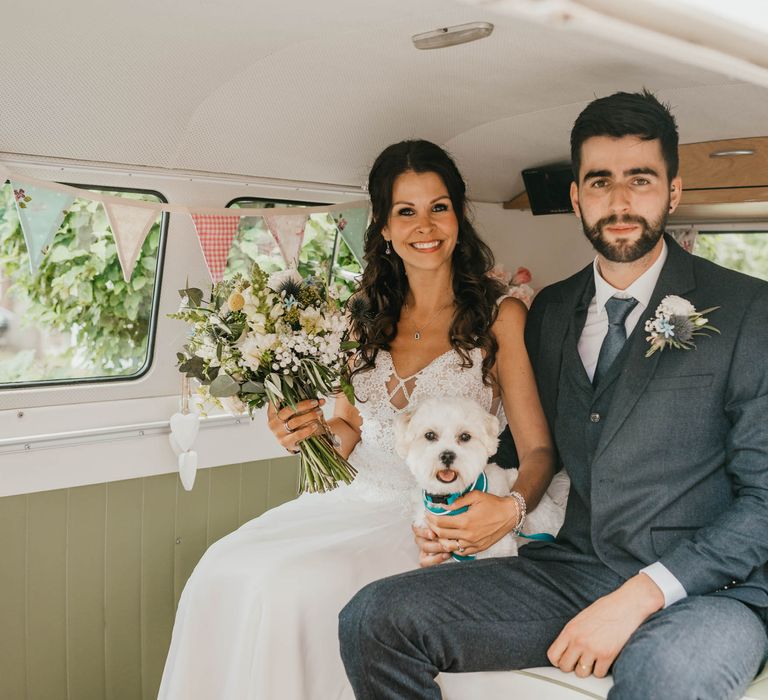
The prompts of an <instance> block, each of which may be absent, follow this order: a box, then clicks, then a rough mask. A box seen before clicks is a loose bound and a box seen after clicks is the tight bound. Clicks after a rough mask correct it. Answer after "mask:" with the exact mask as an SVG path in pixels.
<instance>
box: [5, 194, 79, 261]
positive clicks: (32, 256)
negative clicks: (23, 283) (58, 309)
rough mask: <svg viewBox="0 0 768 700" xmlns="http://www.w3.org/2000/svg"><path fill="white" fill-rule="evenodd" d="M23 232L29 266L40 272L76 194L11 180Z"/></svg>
mask: <svg viewBox="0 0 768 700" xmlns="http://www.w3.org/2000/svg"><path fill="white" fill-rule="evenodd" d="M11 187H12V188H13V195H14V200H15V201H16V211H17V212H18V213H19V222H20V223H21V232H22V233H23V234H24V240H25V241H26V244H27V252H28V253H29V267H30V269H31V270H32V272H33V273H34V272H36V271H37V269H38V268H39V267H40V263H41V262H42V260H43V258H44V257H45V254H46V253H47V252H48V247H49V246H50V244H51V241H52V240H53V237H54V236H55V235H56V231H58V230H59V226H61V222H62V220H63V219H64V214H65V213H66V210H67V209H69V207H70V206H72V202H74V201H75V198H74V197H73V196H71V195H70V194H67V193H64V192H57V191H56V190H49V189H46V188H44V187H38V186H35V185H24V184H23V183H21V182H19V181H18V180H11Z"/></svg>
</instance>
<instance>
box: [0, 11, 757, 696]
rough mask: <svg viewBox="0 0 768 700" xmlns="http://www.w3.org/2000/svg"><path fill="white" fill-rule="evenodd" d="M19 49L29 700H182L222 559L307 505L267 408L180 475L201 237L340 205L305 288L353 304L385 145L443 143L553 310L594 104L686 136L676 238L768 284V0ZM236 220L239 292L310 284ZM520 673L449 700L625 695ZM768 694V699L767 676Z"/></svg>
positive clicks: (12, 558)
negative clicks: (279, 512) (171, 649)
mask: <svg viewBox="0 0 768 700" xmlns="http://www.w3.org/2000/svg"><path fill="white" fill-rule="evenodd" d="M489 27H490V29H489ZM457 28H458V29H457ZM462 32H463V33H462ZM476 33H477V34H479V35H482V34H484V33H485V36H480V38H478V40H476V41H469V40H467V34H469V35H471V36H474V35H475V34H476ZM434 43H437V46H435V47H434V48H432V46H433V44H434ZM419 44H421V46H422V48H419V46H418V45H419ZM1 51H2V55H3V56H4V57H5V58H4V61H3V63H4V66H5V70H4V71H2V75H0V85H1V86H2V89H1V90H0V102H1V104H2V120H1V121H0V171H2V175H3V181H4V184H3V198H2V200H1V201H0V555H1V556H2V561H3V564H2V566H1V567H0V592H1V593H2V594H1V595H0V697H1V698H4V699H7V700H22V699H25V698H26V699H27V700H38V699H39V700H53V699H58V698H62V699H64V698H66V699H69V700H100V699H102V698H109V699H110V700H140V699H141V700H150V699H151V698H155V697H156V696H157V691H158V687H159V684H160V678H161V674H162V670H163V665H164V662H165V658H166V654H167V651H168V645H169V642H170V637H171V630H172V627H173V620H174V613H175V609H176V605H177V603H178V600H179V596H180V594H181V591H182V589H183V587H184V584H185V582H186V580H187V578H188V577H189V575H190V573H191V571H192V569H193V568H194V566H195V564H196V563H197V561H198V560H199V559H200V557H201V556H202V554H203V552H204V551H205V550H206V548H207V547H208V546H209V545H211V544H212V543H213V542H215V541H216V540H218V539H219V538H221V537H223V536H224V535H226V534H227V533H229V532H231V531H233V530H235V529H236V528H237V527H239V526H240V525H242V524H243V523H244V522H247V521H249V520H251V519H252V518H254V517H256V516H258V515H260V514H261V513H263V512H265V511H267V510H268V509H270V508H272V507H274V506H276V505H279V504H280V503H283V502H285V501H286V500H289V499H292V498H294V497H295V496H296V493H297V487H298V459H297V458H296V457H294V456H292V455H288V454H287V453H286V452H285V451H284V450H283V449H282V448H281V447H280V445H279V444H278V443H277V441H276V440H275V439H274V437H273V436H272V433H270V432H269V430H268V428H267V426H266V419H265V415H264V411H263V410H258V411H256V412H255V413H254V415H253V416H252V417H249V416H248V415H247V414H238V413H231V412H230V411H229V410H227V408H226V406H224V407H220V408H216V407H214V408H209V409H208V410H207V412H206V414H205V416H204V417H202V418H201V419H200V422H199V432H198V433H197V436H196V438H195V442H194V449H195V451H196V463H195V465H193V466H194V468H193V469H191V470H190V469H189V467H190V466H192V465H187V466H188V471H187V473H186V474H182V475H181V476H180V474H179V457H178V455H177V454H176V452H175V451H174V449H172V446H171V445H170V444H169V433H170V430H171V428H170V424H169V421H170V418H171V416H172V415H174V414H176V413H178V412H180V411H182V412H184V411H186V410H188V407H189V405H190V401H191V402H192V403H194V396H195V387H194V382H193V385H192V387H191V388H190V386H189V385H188V383H186V382H183V381H182V376H181V374H180V373H179V368H178V366H177V365H178V360H177V353H178V352H179V351H180V349H181V348H182V347H183V346H184V343H185V341H186V336H187V328H186V326H185V324H184V323H182V322H181V321H179V320H177V319H173V318H171V317H170V315H171V314H174V313H175V312H176V311H177V310H178V308H179V304H180V294H179V290H184V289H190V288H199V289H202V290H206V291H207V290H209V289H210V285H211V269H212V268H211V259H210V257H207V256H206V254H205V253H204V251H203V248H202V247H201V240H200V238H201V230H202V229H199V228H198V227H197V225H196V220H195V218H194V216H193V215H195V214H198V215H203V214H205V213H206V212H208V213H214V214H219V215H221V214H222V212H224V213H226V212H225V210H234V211H240V210H242V209H244V208H250V209H259V210H267V209H274V212H276V213H277V214H280V215H282V216H287V215H288V214H289V213H290V211H291V210H292V209H294V208H295V207H311V208H313V211H315V213H314V214H312V220H311V222H310V224H308V225H307V228H306V230H305V231H304V233H303V242H302V245H301V249H300V250H297V251H296V255H297V256H298V260H299V263H300V269H305V270H311V271H313V273H314V274H318V275H322V276H324V277H325V278H326V279H327V281H328V282H329V283H330V284H331V286H332V287H333V288H335V289H336V291H337V292H338V293H339V294H340V296H341V297H342V298H346V297H348V296H349V294H350V293H351V290H352V289H353V288H354V285H355V281H356V280H357V279H358V277H359V274H360V271H361V269H362V267H361V266H362V263H363V261H362V260H361V259H360V255H359V246H360V245H361V241H362V233H363V231H364V228H365V221H364V220H363V221H362V222H361V223H359V225H358V227H357V230H356V231H351V230H350V231H347V234H346V235H345V234H344V233H343V231H340V230H339V226H338V217H336V218H334V213H338V212H341V211H344V212H352V211H367V210H365V207H366V206H367V204H366V203H367V192H366V189H365V183H366V178H367V174H368V171H369V169H370V167H371V164H372V163H373V160H374V158H375V157H376V155H377V154H378V153H379V152H380V151H381V150H382V149H383V148H384V147H385V146H387V145H388V144H391V143H394V142H397V141H400V140H402V139H406V138H423V139H428V140H430V141H433V142H435V143H437V144H439V145H441V146H442V147H444V148H445V149H446V150H447V151H448V152H450V153H451V154H452V156H453V157H454V158H455V160H456V162H457V164H458V165H459V168H460V169H461V171H462V173H463V175H464V177H465V179H466V182H467V185H468V191H469V194H470V197H471V200H472V207H473V212H472V214H473V220H474V222H475V224H476V227H477V229H478V231H479V232H480V233H481V235H482V236H483V238H484V239H485V240H486V241H487V242H488V244H489V245H490V246H491V248H492V249H493V252H494V254H495V257H496V261H497V263H498V265H500V266H501V267H502V268H503V270H504V271H506V272H509V273H512V274H514V273H515V271H517V270H518V268H521V267H523V268H527V270H529V271H530V273H531V276H532V278H531V281H530V282H529V283H528V284H529V286H530V287H531V288H532V289H534V290H538V289H540V288H542V287H545V286H546V285H548V284H551V283H553V282H555V281H557V280H560V279H563V278H565V277H567V276H569V275H571V274H573V273H574V272H576V271H577V270H579V269H581V268H582V267H584V266H585V265H587V264H589V263H590V262H591V261H592V259H593V252H592V248H591V246H590V244H589V242H588V241H587V240H586V238H585V237H584V236H583V235H582V232H581V229H580V225H579V221H578V219H577V218H576V217H575V216H574V215H573V213H572V211H570V210H569V207H570V205H569V202H568V197H567V191H568V187H569V184H570V166H569V160H570V155H569V153H570V151H569V132H570V128H571V125H572V124H573V121H574V119H575V117H576V116H577V115H578V114H579V112H580V111H581V110H582V109H583V108H584V106H585V105H586V104H587V103H588V102H590V101H591V100H593V99H594V98H595V97H600V96H605V95H609V94H611V93H613V92H616V91H619V90H624V91H638V90H641V89H642V88H647V89H648V90H650V91H652V92H654V93H655V94H656V95H657V96H658V97H659V98H660V99H661V100H663V101H664V102H666V103H669V105H671V108H672V111H673V113H674V114H675V117H676V119H677V123H678V126H679V130H680V141H681V176H682V180H683V188H684V193H683V198H682V203H681V205H680V207H679V208H678V209H677V211H676V212H675V213H674V215H673V217H672V218H671V219H670V222H669V231H670V232H671V233H673V234H674V236H675V237H676V238H677V239H678V241H679V242H680V243H681V245H684V247H686V248H687V249H688V250H690V251H692V253H693V254H694V255H703V256H705V257H708V258H710V259H712V260H715V261H717V262H719V263H720V264H723V265H726V266H729V267H733V268H734V269H738V270H741V271H743V272H746V273H747V274H751V275H754V276H757V277H761V278H763V279H768V120H767V118H768V58H766V57H768V10H766V8H765V6H764V4H763V3H762V2H760V1H759V0H756V1H755V2H749V0H741V1H737V0H731V1H730V2H729V3H727V4H724V3H719V2H715V1H714V0H713V1H712V2H709V1H708V0H679V1H678V2H677V3H674V5H672V4H670V3H666V2H663V1H662V0H642V1H634V2H633V1H630V0H419V1H418V2H409V1H407V0H389V1H388V2H386V3H384V2H355V1H353V0H327V2H323V3H313V2H307V1H306V0H282V1H281V2H276V1H274V0H262V1H261V2H246V1H245V0H219V1H217V2H208V3H204V2H194V1H193V2H186V3H182V2H179V1H178V0H153V1H152V2H150V1H148V0H134V1H133V2H131V3H96V2H92V1H90V0H73V1H72V2H68V3H51V2H33V3H31V4H30V3H25V4H21V5H15V6H13V7H11V6H10V5H9V6H8V7H7V8H6V32H5V36H4V39H3V45H2V49H1ZM20 190H25V191H24V192H22V193H21V194H19V192H20ZM40 192H49V193H50V196H51V202H52V204H51V206H52V207H53V208H54V209H57V212H58V213H59V214H60V217H59V218H56V217H55V216H53V218H49V219H48V220H47V224H44V225H43V227H42V229H45V230H44V231H42V229H41V231H42V233H40V232H38V234H31V233H30V232H29V231H27V230H26V229H24V230H22V226H21V224H20V218H19V217H20V216H21V217H24V216H26V213H25V212H24V208H19V207H20V206H22V207H23V205H24V201H25V200H24V197H25V196H27V197H30V199H31V201H33V202H34V200H35V199H36V198H37V197H38V195H39V193H40ZM121 198H122V199H123V200H124V201H129V202H133V203H134V205H135V206H133V207H130V206H126V207H123V209H121V208H120V207H121V205H120V204H119V202H120V199H121ZM136 202H139V203H141V204H143V205H146V206H145V207H144V208H141V207H140V206H139V205H136ZM150 205H151V207H155V208H154V209H152V208H150ZM361 207H362V208H361ZM128 210H130V211H131V212H135V211H138V212H141V213H142V214H143V219H142V220H141V221H140V222H138V223H137V221H136V220H135V219H133V218H131V216H130V215H129V214H128ZM30 211H31V209H30ZM19 212H21V214H19ZM55 213H56V212H54V214H55ZM225 218H226V217H225ZM358 218H359V217H358ZM230 220H231V221H234V222H239V223H236V224H235V228H233V229H231V231H230V233H231V235H232V236H233V238H232V237H230V239H229V242H230V244H229V247H228V249H227V250H226V251H225V257H224V260H223V262H220V266H222V265H224V263H226V266H225V267H223V268H222V269H221V270H220V273H221V274H223V275H229V274H234V272H236V271H243V270H245V269H247V266H248V265H250V264H251V263H252V262H253V261H254V260H258V261H261V262H262V263H263V264H265V265H267V266H272V267H271V268H270V269H274V270H276V269H284V268H285V266H286V262H285V257H284V255H283V253H284V251H281V249H280V246H279V245H277V244H276V241H275V240H274V236H272V235H271V233H272V232H271V230H270V229H269V226H268V225H265V223H264V220H263V219H262V218H260V217H259V216H254V217H242V218H240V217H239V216H238V218H232V219H230ZM46 225H47V229H46ZM118 225H119V226H120V227H121V228H122V229H123V231H124V232H125V233H124V236H125V240H126V242H125V243H122V244H121V245H122V248H121V251H120V255H118V254H117V252H116V249H115V243H114V242H113V229H114V228H117V227H118ZM29 227H30V228H31V227H32V224H29ZM35 235H39V236H42V237H41V238H40V237H38V238H37V239H36V240H37V249H36V253H37V256H38V260H37V262H36V263H34V262H33V261H32V257H33V256H32V253H33V252H35V251H33V250H32V249H33V248H34V246H35V243H34V242H31V241H32V239H33V238H34V236H35ZM137 236H138V237H137ZM136 241H138V247H136ZM131 245H133V246H134V248H133V249H131ZM83 251H85V252H83ZM208 252H210V251H208ZM86 253H87V254H86ZM110 256H111V257H110ZM118 257H119V258H120V259H119V260H118ZM131 263H132V264H133V267H132V268H131ZM128 268H130V274H128V275H127V273H126V269H128ZM126 275H127V276H126ZM182 479H184V481H182ZM275 653H276V654H279V653H280V651H279V650H278V649H276V650H275ZM492 675H493V674H465V675H463V676H458V675H457V676H456V677H454V678H451V679H449V680H448V681H446V684H445V685H444V692H445V696H446V697H447V698H452V699H456V698H480V697H483V698H491V697H502V694H503V695H504V696H505V697H512V696H513V693H518V694H517V695H514V696H515V697H528V698H545V699H546V698H553V699H554V698H582V697H593V698H594V697H605V693H606V692H607V689H608V688H609V687H610V682H609V680H608V679H597V678H589V679H586V680H582V681H580V680H578V679H575V678H574V677H572V676H573V674H560V672H559V671H557V670H556V669H531V670H529V671H523V672H515V673H512V672H509V673H505V674H501V675H503V676H504V677H505V678H504V679H501V680H500V679H498V678H496V677H495V676H494V677H491V676H492ZM496 675H498V674H496ZM747 697H749V698H768V675H766V674H765V673H764V674H763V675H762V676H761V677H758V679H756V681H755V683H754V684H753V686H752V687H751V689H750V691H749V695H748V696H747ZM272 700H279V699H278V698H275V699H272Z"/></svg>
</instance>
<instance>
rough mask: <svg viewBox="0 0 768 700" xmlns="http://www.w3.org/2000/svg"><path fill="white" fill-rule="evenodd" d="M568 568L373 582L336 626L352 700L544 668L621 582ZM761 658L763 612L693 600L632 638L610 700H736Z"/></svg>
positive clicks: (591, 568)
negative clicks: (450, 679)
mask: <svg viewBox="0 0 768 700" xmlns="http://www.w3.org/2000/svg"><path fill="white" fill-rule="evenodd" d="M582 556H583V558H582ZM573 559H574V561H571V562H568V563H564V562H562V561H557V562H553V561H534V560H531V559H528V558H526V557H525V556H520V557H513V558H500V559H485V560H480V561H475V562H465V563H461V564H448V565H442V566H438V567H434V568H431V569H426V570H419V571H412V572H408V573H405V574H401V575H399V576H394V577H391V578H388V579H384V580H382V581H377V582H374V583H372V584H370V585H369V586H367V587H366V588H364V589H363V590H362V591H360V593H358V594H357V596H355V598H353V600H352V601H351V602H350V603H349V604H348V605H347V606H346V607H345V608H344V610H342V612H341V615H340V618H339V620H340V626H339V636H340V639H341V654H342V659H343V661H344V664H345V666H346V669H347V675H348V676H349V679H350V681H351V683H352V686H353V688H354V691H355V697H356V698H358V699H359V700H373V699H374V698H375V699H384V698H387V699H391V700H395V698H397V699H398V700H402V699H403V698H408V699H409V700H410V699H417V698H423V699H424V700H427V699H430V700H435V699H437V698H440V697H441V694H440V689H439V687H438V686H437V684H436V683H435V681H434V678H435V676H436V675H437V674H438V673H440V672H443V673H446V672H447V673H451V672H462V671H501V670H512V669H519V668H526V667H532V666H546V665H549V661H548V659H547V656H546V652H547V649H548V648H549V646H550V644H552V642H553V641H554V640H555V638H556V637H557V635H558V634H559V633H560V631H561V630H562V628H563V627H564V626H565V624H566V623H567V622H568V621H569V620H570V619H571V618H573V617H574V616H575V615H576V614H577V613H578V612H579V611H581V610H582V609H584V608H585V607H587V606H588V605H589V604H590V603H592V602H593V601H594V600H596V599H597V598H599V597H601V596H603V595H606V594H608V593H610V592H611V591H613V590H615V589H616V588H617V587H618V586H619V585H621V584H622V583H623V579H621V578H620V577H619V576H618V575H617V574H615V573H614V572H613V571H611V570H610V569H608V568H607V567H606V566H604V565H603V564H602V563H600V562H599V561H596V560H595V559H594V558H591V557H588V556H586V555H574V557H573ZM671 619H674V624H669V622H670V620H671ZM766 655H768V635H766V627H765V621H764V620H763V619H762V618H761V614H759V613H758V612H756V611H755V610H753V609H752V608H750V607H749V606H747V605H745V604H743V603H741V602H740V601H737V600H734V599H731V598H724V597H720V596H691V597H689V598H687V599H685V600H684V601H681V602H679V603H677V604H675V605H673V606H671V607H669V608H667V609H666V610H662V611H660V612H658V613H656V614H655V615H653V616H651V617H650V618H649V619H648V620H647V621H646V622H645V623H644V624H643V625H642V626H641V627H640V628H639V629H638V630H637V632H636V633H635V634H634V635H633V636H632V637H631V638H630V640H629V642H628V643H627V645H626V646H625V647H624V650H623V651H622V653H621V655H620V656H619V658H618V659H617V661H616V663H615V664H614V667H613V677H614V684H615V685H614V687H613V689H612V691H611V694H610V695H609V697H610V698H611V699H612V700H625V699H630V698H631V699H633V700H641V699H642V700H649V699H652V698H663V699H664V700H674V699H675V698H680V699H681V700H682V699H683V698H685V700H693V699H694V698H700V699H702V700H704V699H707V700H709V699H711V700H726V699H727V698H734V699H736V698H741V697H742V695H743V693H744V690H745V688H746V687H747V686H748V685H749V683H750V682H751V680H752V678H754V676H755V675H756V673H757V672H758V671H759V669H760V667H761V666H762V664H763V663H764V662H765V659H766Z"/></svg>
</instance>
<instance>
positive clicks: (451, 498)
mask: <svg viewBox="0 0 768 700" xmlns="http://www.w3.org/2000/svg"><path fill="white" fill-rule="evenodd" d="M470 491H482V492H483V493H488V477H487V476H486V475H485V472H481V473H480V476H478V477H477V479H475V481H474V482H473V483H472V484H470V485H469V486H468V487H467V488H466V489H464V491H462V492H461V493H458V492H456V493H449V494H445V495H441V494H434V493H427V492H426V491H425V490H422V492H421V500H422V501H423V503H424V507H425V508H426V509H427V510H428V511H429V512H430V513H433V514H434V515H459V514H460V513H466V512H467V511H468V510H469V506H462V507H461V508H458V509H457V510H448V509H447V506H450V505H452V504H453V503H454V502H456V501H457V500H459V499H460V498H461V497H462V496H466V495H467V494H468V493H469V492H470ZM519 536H520V537H525V538H526V539H528V540H539V541H544V542H554V541H555V538H554V536H553V535H550V534H549V533H548V532H535V533H533V534H531V535H524V534H523V533H520V535H519ZM451 556H452V557H453V559H454V560H455V561H472V560H473V559H474V558H475V555H474V554H456V552H451Z"/></svg>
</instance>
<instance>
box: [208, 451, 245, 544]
mask: <svg viewBox="0 0 768 700" xmlns="http://www.w3.org/2000/svg"><path fill="white" fill-rule="evenodd" d="M241 471H242V470H241V467H240V465H239V464H233V465H231V466H228V467H217V468H216V469H211V470H210V472H211V493H210V497H209V499H208V504H209V507H208V542H207V544H208V546H210V545H211V544H213V543H214V542H215V541H216V540H218V539H221V538H222V537H224V535H226V534H228V533H230V532H232V531H233V530H236V529H237V525H238V518H237V516H238V513H239V512H240V473H241Z"/></svg>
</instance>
